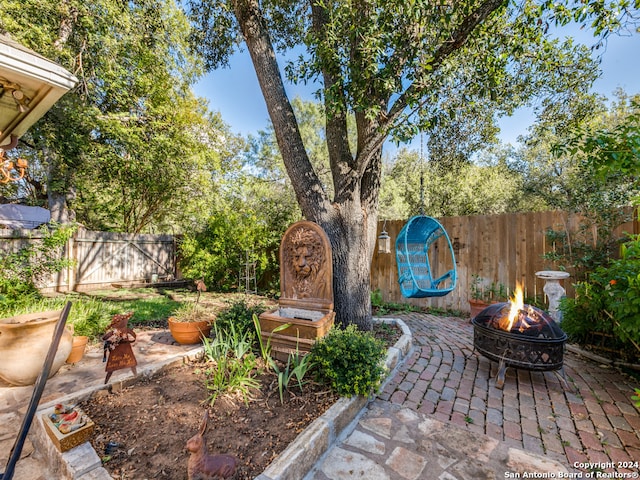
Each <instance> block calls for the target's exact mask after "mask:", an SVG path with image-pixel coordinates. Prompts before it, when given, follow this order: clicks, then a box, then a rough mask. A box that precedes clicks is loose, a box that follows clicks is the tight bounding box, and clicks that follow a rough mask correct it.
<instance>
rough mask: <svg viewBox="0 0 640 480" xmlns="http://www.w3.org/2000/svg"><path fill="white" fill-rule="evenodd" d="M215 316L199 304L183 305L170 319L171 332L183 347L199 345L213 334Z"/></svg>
mask: <svg viewBox="0 0 640 480" xmlns="http://www.w3.org/2000/svg"><path fill="white" fill-rule="evenodd" d="M214 320H215V315H214V314H213V313H211V312H209V311H207V309H206V308H205V307H204V306H202V305H200V304H198V303H183V304H182V305H180V307H178V308H177V309H176V310H175V311H174V312H173V315H171V316H170V317H169V331H170V332H171V335H172V336H173V338H174V340H175V341H176V342H178V343H180V344H182V345H191V344H194V343H199V342H200V341H201V340H202V337H208V336H209V334H210V333H211V325H212V324H213V322H214Z"/></svg>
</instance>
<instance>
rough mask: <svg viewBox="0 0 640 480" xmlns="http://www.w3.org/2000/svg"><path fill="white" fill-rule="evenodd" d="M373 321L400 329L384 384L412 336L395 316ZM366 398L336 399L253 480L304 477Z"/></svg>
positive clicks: (351, 423) (349, 425) (390, 352)
mask: <svg viewBox="0 0 640 480" xmlns="http://www.w3.org/2000/svg"><path fill="white" fill-rule="evenodd" d="M374 322H382V323H388V324H390V325H396V326H398V327H399V328H400V329H401V330H402V336H401V337H400V339H398V341H397V342H396V343H395V345H394V346H393V347H390V348H389V349H388V350H387V357H386V359H385V367H386V369H387V375H386V378H385V380H384V381H383V384H384V383H386V382H387V381H389V380H390V379H391V377H392V374H393V372H394V370H395V369H396V368H397V367H398V365H399V364H400V363H401V362H402V361H403V360H404V359H405V358H406V357H407V355H408V353H409V351H410V350H411V347H412V336H411V330H409V327H407V325H406V324H405V323H404V322H403V321H402V320H400V319H399V318H378V319H376V318H374ZM381 388H382V386H381ZM370 401H371V398H370V397H364V396H362V395H357V396H353V397H349V398H347V397H343V398H341V399H339V400H338V401H337V402H336V403H335V404H334V405H332V406H331V407H330V408H329V409H328V410H327V411H326V412H325V413H323V414H322V415H321V416H320V417H318V418H317V419H316V420H314V421H313V422H312V423H311V425H309V426H308V427H307V428H305V429H304V430H303V431H302V433H300V435H298V436H297V437H296V439H295V440H294V441H293V442H292V443H290V444H289V446H288V447H287V448H286V449H285V450H284V451H283V452H282V453H280V455H278V456H277V457H276V458H275V459H274V460H273V461H272V462H271V464H270V465H269V466H268V467H267V469H266V470H265V471H264V472H262V473H261V474H260V475H258V476H257V477H256V478H255V479H254V480H300V479H301V478H305V477H306V476H307V475H308V474H309V473H310V472H311V470H312V469H313V467H314V466H315V465H316V464H317V463H318V462H319V461H320V460H321V458H322V457H324V456H325V455H326V454H327V452H328V451H329V449H330V448H331V446H332V445H333V443H334V442H335V441H337V440H339V439H340V438H343V437H345V436H346V435H347V434H348V433H349V432H350V431H351V430H353V428H354V427H355V425H356V423H357V420H358V418H359V417H360V415H361V414H362V412H363V410H364V407H366V406H367V404H368V403H369V402H370Z"/></svg>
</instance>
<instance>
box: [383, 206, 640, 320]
mask: <svg viewBox="0 0 640 480" xmlns="http://www.w3.org/2000/svg"><path fill="white" fill-rule="evenodd" d="M438 221H440V223H441V224H442V225H443V227H444V228H445V230H446V231H447V233H448V235H449V238H450V239H451V242H452V244H453V247H454V251H455V254H456V266H457V270H458V283H457V286H456V288H455V290H454V291H453V292H451V293H450V294H448V295H447V296H444V297H439V298H424V299H408V298H404V297H403V296H402V295H401V293H400V288H399V286H398V270H397V266H396V257H395V253H394V248H393V246H394V245H395V240H396V238H397V237H398V233H399V232H400V230H401V229H402V227H403V226H404V224H405V223H406V220H393V221H387V222H386V224H384V227H385V230H386V231H387V232H388V234H389V236H390V237H391V242H392V251H391V253H378V251H377V248H376V251H375V252H374V255H373V262H372V265H371V289H372V290H374V291H375V290H379V291H380V293H381V294H382V299H383V300H384V301H385V302H396V303H409V304H412V305H416V306H423V307H435V308H444V309H452V310H460V311H469V304H468V299H469V298H470V296H471V295H470V290H471V283H472V281H473V275H479V276H480V277H482V278H484V279H486V280H488V281H489V282H496V283H497V284H498V283H502V284H504V285H505V287H507V288H508V289H509V290H510V291H511V290H513V289H514V288H515V286H516V282H520V283H521V284H522V285H523V287H524V289H525V297H528V296H540V297H541V298H543V295H544V293H543V291H542V288H543V287H544V281H543V280H540V279H539V278H537V277H536V275H535V273H536V272H538V271H540V270H557V269H558V268H557V266H556V265H553V264H551V263H549V262H548V261H545V260H544V259H543V254H544V253H547V252H549V251H552V250H553V245H549V244H548V242H547V238H546V235H545V232H546V231H547V229H553V230H556V231H558V230H561V231H564V230H568V231H573V230H574V229H577V227H578V225H579V222H580V218H579V217H578V216H576V215H570V214H568V213H566V212H561V211H549V212H529V213H510V214H503V215H478V216H468V217H446V218H441V219H438ZM382 227H383V223H382V222H380V223H379V225H378V235H379V234H380V232H381V231H382ZM618 231H619V232H628V233H634V232H635V233H637V223H636V222H628V223H625V224H624V225H622V226H621V227H620V228H619V229H618ZM447 254H448V252H447V251H446V250H445V249H442V248H441V249H440V250H439V251H438V253H437V255H438V259H437V260H436V261H435V262H434V263H438V262H443V263H446V261H447ZM561 283H562V282H561ZM564 287H565V289H566V291H567V295H568V296H573V293H574V290H573V287H572V284H571V278H569V279H567V280H565V281H564Z"/></svg>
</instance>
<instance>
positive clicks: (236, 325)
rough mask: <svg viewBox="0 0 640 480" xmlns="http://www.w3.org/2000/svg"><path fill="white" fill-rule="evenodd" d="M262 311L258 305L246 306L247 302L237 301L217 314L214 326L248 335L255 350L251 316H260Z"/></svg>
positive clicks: (263, 309)
mask: <svg viewBox="0 0 640 480" xmlns="http://www.w3.org/2000/svg"><path fill="white" fill-rule="evenodd" d="M264 311H265V307H264V306H262V305H260V304H256V305H247V302H245V301H244V300H237V301H234V302H232V303H230V305H229V306H228V307H227V308H225V309H223V310H221V311H220V312H219V313H218V315H217V316H216V326H217V327H218V328H219V329H221V330H226V331H231V328H233V329H234V330H237V331H238V332H240V333H241V334H242V335H244V334H246V335H248V336H249V338H250V340H251V344H252V346H253V347H254V348H257V347H258V344H257V339H256V333H255V332H256V330H255V325H254V323H253V316H254V315H256V316H260V314H261V313H262V312H264Z"/></svg>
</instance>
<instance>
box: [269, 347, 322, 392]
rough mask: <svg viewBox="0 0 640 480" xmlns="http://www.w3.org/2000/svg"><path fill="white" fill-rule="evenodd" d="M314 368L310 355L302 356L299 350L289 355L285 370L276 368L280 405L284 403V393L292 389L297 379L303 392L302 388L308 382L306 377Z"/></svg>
mask: <svg viewBox="0 0 640 480" xmlns="http://www.w3.org/2000/svg"><path fill="white" fill-rule="evenodd" d="M311 368H313V361H312V357H311V355H309V354H306V355H301V354H300V352H299V351H298V350H296V351H295V352H291V353H289V355H288V357H287V364H286V365H285V367H284V370H281V369H280V368H279V367H277V366H276V368H275V369H274V371H275V373H276V375H277V376H278V392H279V393H280V403H284V391H285V390H290V389H291V386H290V384H291V381H292V380H293V379H294V378H295V379H296V382H297V385H298V388H300V390H302V386H303V385H304V384H305V383H306V382H307V381H306V380H305V376H306V375H307V372H308V371H309V369H311Z"/></svg>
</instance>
